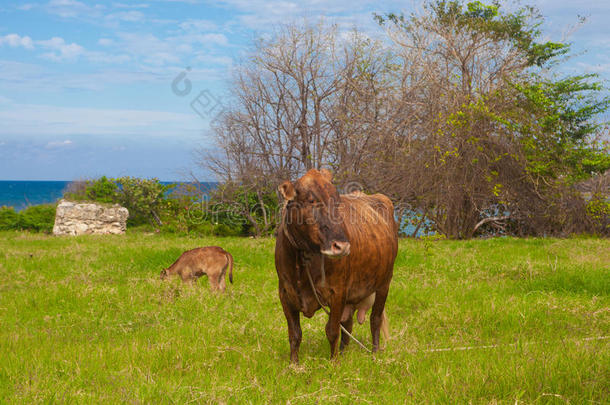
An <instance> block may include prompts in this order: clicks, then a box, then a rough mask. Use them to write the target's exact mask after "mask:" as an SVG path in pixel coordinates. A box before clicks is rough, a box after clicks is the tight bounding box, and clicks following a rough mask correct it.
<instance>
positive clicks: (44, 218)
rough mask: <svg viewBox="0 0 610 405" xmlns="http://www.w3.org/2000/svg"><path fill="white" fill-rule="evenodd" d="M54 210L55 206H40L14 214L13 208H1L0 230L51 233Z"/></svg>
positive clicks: (53, 222) (33, 206)
mask: <svg viewBox="0 0 610 405" xmlns="http://www.w3.org/2000/svg"><path fill="white" fill-rule="evenodd" d="M55 208H56V206H55V204H41V205H32V206H31V207H27V208H26V209H24V210H22V211H20V212H15V209H14V208H13V207H1V208H0V230H9V229H11V230H13V229H14V230H26V231H34V232H45V233H51V232H52V231H53V225H54V224H55Z"/></svg>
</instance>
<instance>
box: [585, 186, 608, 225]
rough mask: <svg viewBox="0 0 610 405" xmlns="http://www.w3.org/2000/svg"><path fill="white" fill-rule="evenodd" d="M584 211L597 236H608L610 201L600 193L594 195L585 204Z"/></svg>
mask: <svg viewBox="0 0 610 405" xmlns="http://www.w3.org/2000/svg"><path fill="white" fill-rule="evenodd" d="M586 211H587V217H588V218H589V220H590V221H591V222H592V223H593V226H594V228H595V230H596V231H597V234H598V235H603V236H610V199H609V198H608V197H607V196H604V195H602V194H601V193H596V194H594V195H593V196H592V197H591V199H590V200H589V201H588V202H587V206H586Z"/></svg>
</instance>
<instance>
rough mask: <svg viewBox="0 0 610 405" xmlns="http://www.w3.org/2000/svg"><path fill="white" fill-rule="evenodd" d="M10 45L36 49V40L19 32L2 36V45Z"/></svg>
mask: <svg viewBox="0 0 610 405" xmlns="http://www.w3.org/2000/svg"><path fill="white" fill-rule="evenodd" d="M4 44H6V45H8V46H10V47H13V48H17V47H20V46H21V47H24V48H26V49H34V41H32V38H30V37H28V36H27V35H26V36H24V37H22V36H20V35H18V34H8V35H5V36H3V37H0V45H4Z"/></svg>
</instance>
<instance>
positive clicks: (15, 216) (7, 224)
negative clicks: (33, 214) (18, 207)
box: [0, 207, 19, 231]
mask: <svg viewBox="0 0 610 405" xmlns="http://www.w3.org/2000/svg"><path fill="white" fill-rule="evenodd" d="M18 228H19V213H17V212H15V208H13V207H0V230H2V231H6V230H10V229H18Z"/></svg>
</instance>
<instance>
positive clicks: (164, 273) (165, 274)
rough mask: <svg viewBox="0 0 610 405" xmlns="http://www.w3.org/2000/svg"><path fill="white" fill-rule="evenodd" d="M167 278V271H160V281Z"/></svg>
mask: <svg viewBox="0 0 610 405" xmlns="http://www.w3.org/2000/svg"><path fill="white" fill-rule="evenodd" d="M166 278H167V269H163V270H161V280H165V279H166Z"/></svg>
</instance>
